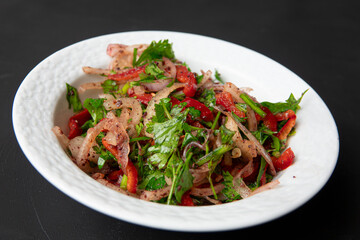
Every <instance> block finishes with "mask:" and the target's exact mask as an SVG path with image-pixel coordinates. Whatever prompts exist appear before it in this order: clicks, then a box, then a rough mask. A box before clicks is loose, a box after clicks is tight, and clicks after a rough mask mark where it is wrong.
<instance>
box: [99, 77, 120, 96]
mask: <svg viewBox="0 0 360 240" xmlns="http://www.w3.org/2000/svg"><path fill="white" fill-rule="evenodd" d="M101 87H102V88H103V91H104V93H114V92H116V91H118V90H119V85H117V84H116V81H114V80H110V79H108V80H105V81H104V82H103V83H102V84H101Z"/></svg>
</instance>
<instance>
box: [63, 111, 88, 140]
mask: <svg viewBox="0 0 360 240" xmlns="http://www.w3.org/2000/svg"><path fill="white" fill-rule="evenodd" d="M90 119H91V115H90V113H89V111H88V110H87V109H85V110H83V111H81V112H79V113H77V114H75V115H73V116H72V117H71V118H70V119H69V123H68V126H69V129H70V132H69V136H68V137H69V139H73V138H74V137H77V136H80V135H81V134H82V129H81V126H82V125H83V124H84V123H85V122H86V121H88V120H90Z"/></svg>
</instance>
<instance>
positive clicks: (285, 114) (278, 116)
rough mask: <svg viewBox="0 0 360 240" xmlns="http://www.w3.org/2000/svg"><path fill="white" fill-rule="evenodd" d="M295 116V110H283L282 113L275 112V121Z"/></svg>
mask: <svg viewBox="0 0 360 240" xmlns="http://www.w3.org/2000/svg"><path fill="white" fill-rule="evenodd" d="M294 116H295V112H294V111H293V110H291V109H290V110H287V111H285V112H282V113H277V114H275V118H276V120H277V121H284V120H288V119H289V118H292V117H294Z"/></svg>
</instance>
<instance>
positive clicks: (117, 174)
mask: <svg viewBox="0 0 360 240" xmlns="http://www.w3.org/2000/svg"><path fill="white" fill-rule="evenodd" d="M123 174H124V173H123V171H122V170H121V169H120V170H115V171H112V172H111V173H109V175H108V176H107V177H108V179H109V180H110V181H115V182H116V181H117V180H118V179H119V177H120V175H123Z"/></svg>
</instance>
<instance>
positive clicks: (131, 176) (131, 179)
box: [102, 138, 138, 193]
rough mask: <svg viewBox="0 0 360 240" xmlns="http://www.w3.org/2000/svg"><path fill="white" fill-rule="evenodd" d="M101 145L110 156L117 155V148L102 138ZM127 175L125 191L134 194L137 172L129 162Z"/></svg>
mask: <svg viewBox="0 0 360 240" xmlns="http://www.w3.org/2000/svg"><path fill="white" fill-rule="evenodd" d="M102 144H103V145H104V147H105V148H106V149H107V150H109V151H110V152H111V154H112V155H114V156H116V155H117V151H118V149H117V147H115V146H113V145H111V144H109V143H108V142H107V141H106V140H105V139H104V138H103V139H102ZM126 173H127V177H128V179H127V185H126V187H127V190H128V191H129V192H131V193H136V188H137V183H138V172H137V170H136V168H135V166H134V164H133V163H132V162H131V161H130V160H129V161H128V164H127V166H126Z"/></svg>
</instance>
